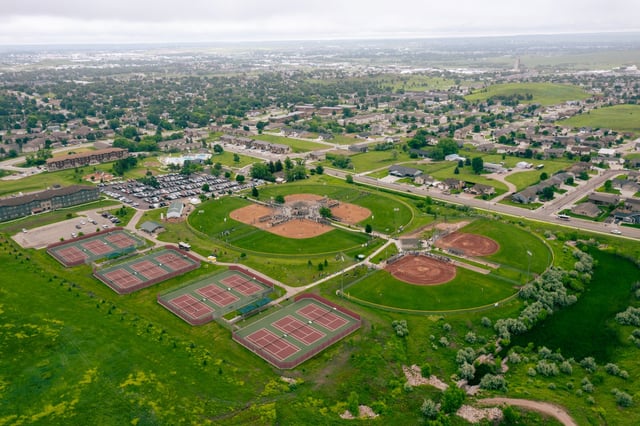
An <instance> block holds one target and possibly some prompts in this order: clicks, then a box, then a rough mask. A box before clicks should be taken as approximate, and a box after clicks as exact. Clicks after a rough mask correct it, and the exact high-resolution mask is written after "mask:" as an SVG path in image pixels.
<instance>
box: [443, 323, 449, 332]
mask: <svg viewBox="0 0 640 426" xmlns="http://www.w3.org/2000/svg"><path fill="white" fill-rule="evenodd" d="M442 329H443V330H444V332H445V333H448V332H450V331H451V324H449V323H448V322H445V323H444V324H442Z"/></svg>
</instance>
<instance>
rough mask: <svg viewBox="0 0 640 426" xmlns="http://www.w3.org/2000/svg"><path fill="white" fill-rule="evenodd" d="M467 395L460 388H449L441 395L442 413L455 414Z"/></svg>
mask: <svg viewBox="0 0 640 426" xmlns="http://www.w3.org/2000/svg"><path fill="white" fill-rule="evenodd" d="M466 397H467V394H466V393H465V392H464V391H463V390H462V389H460V388H458V387H455V386H449V387H448V388H447V390H445V391H444V393H443V394H442V411H444V412H445V413H447V414H451V413H455V412H456V411H458V408H460V407H462V404H463V403H464V400H465V398H466Z"/></svg>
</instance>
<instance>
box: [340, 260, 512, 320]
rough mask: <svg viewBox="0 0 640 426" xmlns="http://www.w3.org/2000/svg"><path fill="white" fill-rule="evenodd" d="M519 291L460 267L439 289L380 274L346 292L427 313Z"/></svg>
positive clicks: (489, 301)
mask: <svg viewBox="0 0 640 426" xmlns="http://www.w3.org/2000/svg"><path fill="white" fill-rule="evenodd" d="M516 291H517V290H516V289H515V288H514V287H513V284H511V283H509V282H506V281H501V280H497V279H496V278H495V277H491V276H487V275H482V274H478V273H477V272H472V271H469V270H467V269H463V268H457V272H456V277H455V278H454V279H453V280H452V281H449V282H448V283H445V284H440V285H435V286H419V285H413V284H408V283H405V282H402V281H399V280H397V279H395V278H394V277H393V276H392V275H391V274H389V273H388V272H386V271H377V272H375V273H374V274H373V275H371V276H369V277H367V278H365V279H363V280H362V281H359V282H357V283H356V284H354V285H353V286H351V287H349V288H347V289H345V293H346V294H347V295H348V296H353V297H356V298H358V299H361V300H364V301H367V302H371V303H375V304H377V305H382V306H390V307H394V308H400V309H409V310H424V311H447V310H454V309H469V308H475V307H479V306H485V305H489V304H492V303H495V302H497V301H499V300H502V299H505V298H507V297H509V296H511V295H513V294H514V293H515V292H516Z"/></svg>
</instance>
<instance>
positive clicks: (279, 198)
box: [273, 194, 284, 204]
mask: <svg viewBox="0 0 640 426" xmlns="http://www.w3.org/2000/svg"><path fill="white" fill-rule="evenodd" d="M273 201H275V202H276V203H278V204H284V195H282V194H278V195H276V196H275V197H274V198H273Z"/></svg>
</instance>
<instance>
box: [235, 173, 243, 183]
mask: <svg viewBox="0 0 640 426" xmlns="http://www.w3.org/2000/svg"><path fill="white" fill-rule="evenodd" d="M244 179H245V178H244V175H236V182H238V183H243V182H244Z"/></svg>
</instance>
